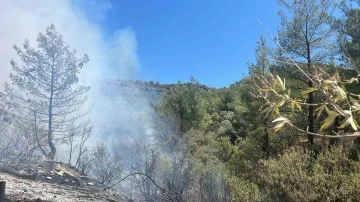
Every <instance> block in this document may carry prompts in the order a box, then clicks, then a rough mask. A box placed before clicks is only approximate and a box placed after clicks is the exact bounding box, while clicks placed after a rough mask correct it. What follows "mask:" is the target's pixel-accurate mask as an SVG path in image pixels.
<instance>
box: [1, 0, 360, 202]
mask: <svg viewBox="0 0 360 202" xmlns="http://www.w3.org/2000/svg"><path fill="white" fill-rule="evenodd" d="M336 3H337V2H336V1H331V0H300V1H299V0H296V1H290V0H289V1H286V0H281V1H279V4H280V6H282V9H283V10H282V11H281V12H279V15H280V17H281V26H280V29H279V33H278V35H277V37H275V38H273V39H272V40H273V41H274V43H275V45H276V47H272V48H270V47H269V46H268V42H267V40H266V37H263V36H262V37H260V40H259V42H258V47H257V48H256V50H255V56H256V61H253V62H252V63H249V65H248V67H249V75H248V76H246V77H244V78H243V79H241V80H240V81H238V82H236V83H234V84H232V85H230V86H229V87H226V88H220V89H216V88H208V87H206V86H204V85H201V84H200V83H199V82H198V81H197V80H196V79H195V78H193V77H191V78H190V80H189V81H188V82H180V81H179V82H178V83H177V84H172V85H161V84H159V83H158V82H156V83H155V82H152V81H150V82H142V81H120V80H111V79H106V80H104V81H103V85H104V86H102V87H101V88H102V94H101V96H102V97H103V98H104V99H109V100H111V101H112V102H113V105H112V107H111V108H110V109H109V110H110V111H111V112H112V113H111V115H112V116H114V118H113V119H111V122H110V121H109V122H107V123H105V122H104V127H103V128H102V129H101V130H98V132H99V133H101V135H104V134H108V135H109V134H111V135H118V139H114V141H113V142H112V143H111V144H108V142H106V143H107V144H106V143H104V144H100V143H99V144H98V145H97V146H95V147H94V148H88V147H86V143H85V142H86V140H87V139H88V138H89V134H90V133H91V132H92V131H91V126H87V125H83V126H82V128H83V129H82V130H80V129H78V128H76V127H75V129H74V127H67V129H69V131H70V132H69V131H68V130H66V133H61V131H60V132H58V133H56V130H55V129H51V127H48V128H46V127H45V126H42V127H41V126H39V125H37V121H36V118H37V116H36V114H37V113H35V112H37V111H36V110H40V111H41V110H42V107H41V106H42V104H44V102H42V101H41V100H42V99H46V100H49V99H50V97H45V98H43V97H42V96H41V95H42V93H40V91H38V90H37V89H38V88H35V87H37V86H34V85H33V83H34V82H35V83H36V82H41V84H42V83H44V82H45V81H48V80H49V78H47V77H46V76H48V75H47V73H46V72H48V71H49V70H47V69H45V67H47V66H45V67H43V66H41V65H40V66H39V67H38V66H36V64H37V63H36V61H37V60H36V59H39V58H40V56H39V54H40V53H37V52H35V51H34V50H33V49H30V48H29V46H28V43H27V42H25V47H24V48H25V49H26V50H27V52H26V53H23V52H21V50H20V49H18V48H15V49H16V50H17V52H18V54H19V55H20V56H22V59H23V61H24V62H25V63H29V64H28V66H31V67H32V69H28V70H27V69H25V70H27V72H26V71H25V70H23V69H21V68H19V67H18V66H17V65H16V64H15V63H12V64H13V67H14V70H15V71H17V72H18V73H19V75H20V76H21V77H20V76H16V75H13V76H12V79H13V81H14V82H15V85H17V86H18V87H19V91H20V92H23V94H21V93H20V94H19V95H25V94H26V95H27V96H29V97H30V98H31V100H32V101H33V102H34V104H33V105H32V107H33V108H31V107H29V108H28V109H30V110H28V111H25V112H26V113H27V114H28V116H22V117H20V118H21V119H20V118H19V119H18V120H26V121H28V122H29V124H28V128H26V129H28V131H26V130H21V129H22V128H11V127H10V129H11V130H10V129H9V125H10V126H11V125H12V124H14V123H16V122H14V121H15V120H16V118H14V117H19V116H20V115H21V114H20V113H15V112H16V111H14V110H15V109H16V110H20V111H21V108H20V107H21V104H22V103H23V102H26V101H27V100H28V99H26V98H23V97H15V95H17V94H15V91H13V88H12V86H11V85H10V84H6V89H7V90H6V92H5V93H0V107H1V108H0V133H1V135H3V137H2V138H3V139H4V140H5V139H6V141H3V142H0V155H3V156H9V155H10V154H11V155H15V156H16V155H18V153H16V152H15V153H14V152H13V151H17V150H20V147H21V146H20V145H19V144H20V143H23V142H24V141H25V140H24V139H26V138H23V137H29V133H30V135H32V136H30V137H37V132H38V131H39V134H40V135H39V137H40V138H42V139H41V140H38V141H35V140H36V139H35V140H34V138H28V139H31V141H32V142H31V144H30V145H35V146H34V148H33V150H32V147H30V146H29V148H28V149H26V150H24V152H23V153H21V154H19V155H20V156H21V155H24V154H28V153H31V152H34V151H38V150H39V149H41V147H42V146H43V147H44V146H45V145H47V144H46V140H47V139H49V138H50V140H52V138H53V137H54V136H55V135H56V136H57V137H63V136H65V137H69V138H68V139H67V140H63V139H61V140H63V141H62V142H61V143H58V144H62V143H64V142H65V143H67V144H68V145H69V146H70V149H71V150H70V159H69V163H70V164H71V163H72V162H71V157H72V155H71V154H72V153H73V150H75V149H76V151H77V155H76V156H77V161H76V164H75V165H76V166H77V167H78V168H81V169H82V171H83V172H85V170H87V172H88V173H90V174H91V173H92V175H93V176H95V177H97V178H98V180H99V181H100V182H102V183H103V184H105V185H108V186H114V185H120V184H121V183H120V182H122V180H120V181H117V180H119V179H121V176H122V175H124V174H123V173H127V174H129V175H127V176H126V177H125V178H128V177H129V176H134V177H133V178H129V181H127V182H128V184H131V185H134V186H135V187H137V188H138V189H139V191H138V195H140V196H141V197H143V198H144V199H145V200H146V201H161V200H165V201H244V202H245V201H314V202H315V201H359V199H358V198H359V197H358V196H359V194H360V191H359V188H360V185H359V183H360V181H359V179H360V163H359V160H360V158H359V157H360V156H359V152H360V133H359V132H358V130H359V129H360V126H359V124H358V123H359V121H360V99H359V97H360V88H359V87H360V86H359V81H358V79H359V75H360V70H359V68H358V63H359V61H358V60H359V50H358V49H359V45H358V44H359V42H358V38H359V37H358V36H359V35H360V29H359V28H358V22H359V20H360V16H359V13H360V9H359V8H358V7H355V6H354V7H353V6H351V4H350V3H349V2H346V1H341V2H339V4H336ZM352 3H353V4H354V3H357V4H358V6H359V5H360V1H352ZM336 9H340V11H341V12H342V14H343V16H342V17H341V18H335V17H334V16H333V13H334V11H335V10H336ZM53 29H54V28H53V27H50V28H48V30H47V35H48V37H50V38H51V36H52V35H51V34H53V33H54V30H53ZM53 37H54V40H55V39H56V40H60V39H62V38H61V36H60V35H56V36H53ZM46 39H47V38H46V37H45V35H39V39H38V41H39V43H40V45H42V46H40V48H45V49H46V47H48V46H47V45H48V43H47V41H46ZM60 42H61V43H60ZM60 42H56V41H53V42H51V43H50V45H51V44H52V43H55V45H56V43H59V44H58V45H59V47H61V48H63V51H64V52H60V53H63V54H65V53H66V54H65V56H64V57H65V59H66V58H68V60H65V59H64V62H63V63H65V62H66V61H67V63H72V65H70V67H73V69H70V70H71V71H67V73H66V74H65V73H64V74H61V75H63V76H65V77H64V78H62V77H59V78H57V79H58V80H56V81H55V82H54V84H56V85H58V86H59V87H58V88H61V86H63V85H61V81H64V80H67V79H68V80H70V81H68V83H65V84H66V85H65V84H64V86H65V87H69V88H65V87H64V89H63V90H62V88H61V89H60V92H59V93H58V94H56V90H55V91H54V93H55V94H56V95H58V96H60V95H61V94H62V92H65V91H66V90H68V91H67V93H65V94H64V96H65V97H66V96H67V95H72V94H74V93H75V94H79V99H78V100H77V101H78V102H75V101H76V100H75V101H72V102H67V100H66V99H65V98H62V99H61V97H60V98H59V100H60V101H61V102H60V101H57V100H56V101H54V102H53V103H54V104H55V106H54V107H55V108H54V110H56V107H57V105H60V104H64V106H63V107H66V106H68V105H71V106H73V105H76V106H79V107H80V105H82V104H83V101H85V100H86V99H85V98H83V99H82V98H81V95H82V94H85V93H86V92H87V91H88V90H89V89H88V88H87V87H81V86H79V87H78V88H75V89H72V88H70V86H72V85H75V84H76V83H77V77H76V73H77V70H78V69H77V68H79V67H81V66H82V65H83V64H84V63H86V61H87V57H85V58H84V59H83V60H75V58H74V57H75V56H74V55H75V53H73V52H69V51H68V50H67V47H66V46H64V45H63V42H62V40H60ZM50 47H52V46H50ZM57 48H58V47H54V49H57ZM28 55H30V56H31V55H35V56H37V57H35V56H34V57H35V58H34V59H31V58H30V56H28ZM30 59H31V60H30ZM60 62H61V61H60ZM65 66H66V65H65ZM66 67H67V66H66ZM60 70H61V69H60ZM60 70H59V71H60ZM60 73H61V72H60ZM60 73H59V74H60ZM55 76H56V75H55ZM34 78H35V79H34ZM43 80H44V81H43ZM50 80H51V79H50ZM26 81H27V82H26ZM31 82H32V83H31ZM50 84H51V83H50ZM51 86H52V85H51ZM76 89H77V90H76ZM44 91H46V92H47V91H48V90H47V88H45V90H44ZM11 96H12V97H14V98H22V99H20V101H21V102H20V101H18V102H16V99H12V101H13V103H11V105H9V100H7V99H8V98H9V97H11ZM74 96H75V95H74ZM50 100H51V99H50ZM57 102H60V104H59V103H57ZM74 102H75V104H74ZM124 103H131V106H130V105H128V106H127V107H126V109H124V108H120V109H121V110H119V111H116V110H117V107H118V106H119V105H121V106H122V105H124ZM45 104H47V103H45ZM46 106H47V107H48V105H46ZM76 106H75V107H76ZM16 107H18V108H16ZM60 107H61V106H60ZM135 108H141V109H143V110H144V111H146V113H144V114H145V115H144V114H141V115H140V116H139V117H140V118H139V119H140V120H141V121H142V122H144V125H145V122H149V121H148V119H152V122H151V124H150V125H151V127H152V128H153V129H154V130H153V132H152V133H151V135H152V136H151V138H149V139H147V138H148V136H147V135H145V133H146V132H147V131H146V130H145V129H144V130H143V128H141V129H139V130H134V129H132V127H137V126H133V125H130V126H124V125H121V123H119V122H118V119H116V116H120V115H119V114H120V113H125V112H126V113H131V111H132V110H133V109H135ZM61 109H62V108H61ZM71 109H72V108H71ZM48 111H49V110H48ZM48 111H47V112H46V113H45V114H44V116H45V117H47V118H46V119H45V120H43V122H42V125H46V124H49V121H52V120H55V121H56V120H57V119H56V115H54V117H53V118H52V117H50V115H49V113H53V112H51V111H50V112H48ZM80 114H81V113H80ZM109 114H110V113H109ZM81 115H83V114H81ZM79 117H80V116H79ZM39 118H40V114H39ZM50 118H51V120H50ZM65 118H66V117H65ZM62 120H65V121H64V122H62V124H63V125H64V124H65V123H67V122H66V120H67V119H62ZM31 121H32V122H31ZM30 122H31V123H32V124H30ZM73 124H74V123H73ZM63 125H61V126H63ZM105 125H106V127H105ZM139 128H140V127H139ZM56 129H59V128H56ZM9 131H10V132H9ZM29 131H33V132H29ZM128 131H135V132H136V133H141V134H140V135H138V136H137V138H133V139H132V142H130V141H128V142H127V140H128V139H124V137H125V136H120V135H119V134H122V133H126V132H128ZM33 133H34V134H33ZM75 134H76V135H75ZM72 137H76V138H78V141H79V142H77V144H76V145H75V143H74V144H73V142H74V139H71V138H72ZM14 138H15V139H14ZM34 141H35V142H34ZM59 142H60V140H59ZM6 145H11V146H12V147H11V148H7V147H5V146H6ZM50 147H51V146H50ZM45 150H46V151H47V149H45ZM21 151H23V150H21ZM55 151H56V150H54V151H52V150H51V148H50V152H52V155H48V157H54V155H55ZM12 152H13V153H12ZM43 153H44V154H45V152H43ZM11 155H10V156H11ZM0 160H1V159H0ZM119 183H120V184H119Z"/></svg>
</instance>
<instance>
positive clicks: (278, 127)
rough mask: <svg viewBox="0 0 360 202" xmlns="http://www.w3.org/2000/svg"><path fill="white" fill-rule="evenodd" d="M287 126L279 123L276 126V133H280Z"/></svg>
mask: <svg viewBox="0 0 360 202" xmlns="http://www.w3.org/2000/svg"><path fill="white" fill-rule="evenodd" d="M284 125H285V122H282V123H279V124H277V125H276V126H274V132H275V133H277V132H279V131H280V130H281V129H282V128H283V127H284Z"/></svg>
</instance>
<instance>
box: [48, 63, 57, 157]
mask: <svg viewBox="0 0 360 202" xmlns="http://www.w3.org/2000/svg"><path fill="white" fill-rule="evenodd" d="M53 94H54V62H53V66H52V69H51V88H50V99H49V117H48V118H49V125H48V136H47V138H48V144H49V147H50V155H49V158H51V159H52V160H54V158H55V153H56V148H55V145H54V143H53V141H52V118H53V117H52V116H53V114H52V109H53V106H52V103H53Z"/></svg>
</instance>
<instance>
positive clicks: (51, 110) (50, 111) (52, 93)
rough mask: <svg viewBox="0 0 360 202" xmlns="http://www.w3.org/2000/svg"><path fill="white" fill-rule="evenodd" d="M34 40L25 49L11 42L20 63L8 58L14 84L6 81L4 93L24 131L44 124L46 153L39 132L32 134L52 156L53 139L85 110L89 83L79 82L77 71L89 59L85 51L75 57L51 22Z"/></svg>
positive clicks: (59, 138)
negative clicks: (84, 105)
mask: <svg viewBox="0 0 360 202" xmlns="http://www.w3.org/2000/svg"><path fill="white" fill-rule="evenodd" d="M37 42H38V49H35V48H32V47H30V44H29V41H28V40H25V42H24V45H23V48H24V50H22V49H21V48H19V47H17V46H14V49H15V51H16V52H17V54H18V56H19V57H20V59H21V60H22V62H23V64H22V65H18V64H17V63H16V62H15V61H13V60H12V61H11V66H12V68H13V71H14V73H12V74H10V78H11V81H12V84H13V85H9V84H8V83H5V93H6V98H7V102H8V103H7V104H9V106H11V109H12V110H13V114H14V115H15V116H16V118H15V119H14V120H15V122H16V124H17V127H21V128H23V129H24V130H25V131H34V130H35V131H38V128H39V127H44V128H46V131H45V132H46V139H47V145H48V147H49V148H50V152H49V153H46V149H45V148H42V146H41V144H40V140H39V139H40V138H41V137H42V136H41V135H40V134H38V132H35V135H36V138H37V139H38V143H39V147H40V149H41V151H42V152H43V153H44V155H46V156H48V157H49V158H52V159H53V158H54V156H55V154H56V147H55V141H59V140H62V138H64V136H65V135H66V134H67V132H68V131H69V130H70V129H69V127H68V126H69V125H70V124H71V123H73V122H75V121H79V120H80V119H81V117H83V116H84V115H85V113H86V112H87V111H83V110H82V107H83V104H84V103H85V102H86V100H87V97H86V93H87V92H88V91H89V90H90V87H87V86H82V85H78V81H79V79H78V76H77V75H78V74H79V72H80V70H81V68H82V67H83V65H84V64H85V63H86V62H88V60H89V59H88V57H87V55H85V56H84V57H83V58H81V59H78V58H76V51H75V50H73V51H70V48H69V46H67V45H66V44H65V42H64V41H63V37H62V36H61V35H60V34H59V33H58V32H57V31H56V29H55V26H54V25H51V26H50V27H48V28H47V29H46V32H45V34H43V33H41V32H40V33H39V35H38V37H37Z"/></svg>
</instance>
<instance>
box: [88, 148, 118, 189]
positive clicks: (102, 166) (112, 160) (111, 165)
mask: <svg viewBox="0 0 360 202" xmlns="http://www.w3.org/2000/svg"><path fill="white" fill-rule="evenodd" d="M121 171H122V169H121V157H120V156H118V155H114V154H112V153H111V152H110V151H109V150H108V149H107V148H106V146H105V145H104V144H99V145H97V146H96V147H95V149H94V151H93V153H92V160H91V173H92V174H93V175H94V176H95V177H96V178H97V179H98V180H99V181H100V183H101V184H104V185H109V184H111V183H112V182H113V181H114V180H118V179H119V178H120V175H121Z"/></svg>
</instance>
